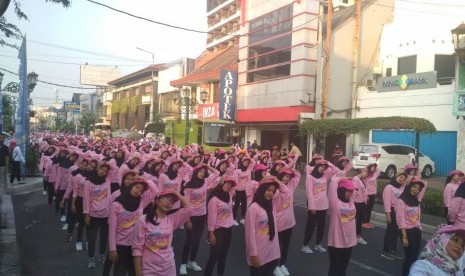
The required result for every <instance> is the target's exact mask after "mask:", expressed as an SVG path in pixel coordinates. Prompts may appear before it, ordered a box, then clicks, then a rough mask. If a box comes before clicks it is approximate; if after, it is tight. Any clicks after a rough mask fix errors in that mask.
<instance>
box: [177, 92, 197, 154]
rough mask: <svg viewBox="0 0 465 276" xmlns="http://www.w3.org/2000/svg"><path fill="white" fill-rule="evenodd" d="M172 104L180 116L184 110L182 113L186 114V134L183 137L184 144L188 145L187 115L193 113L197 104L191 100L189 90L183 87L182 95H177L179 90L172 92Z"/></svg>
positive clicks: (194, 100)
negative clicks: (177, 108) (175, 106)
mask: <svg viewBox="0 0 465 276" xmlns="http://www.w3.org/2000/svg"><path fill="white" fill-rule="evenodd" d="M173 102H174V104H175V105H177V106H178V107H179V114H180V115H182V113H183V112H182V111H183V109H184V110H185V112H184V113H185V114H186V133H185V137H184V144H185V145H188V144H189V130H190V126H189V114H190V113H192V114H194V113H195V107H196V106H197V105H198V102H197V100H196V99H195V97H193V98H191V90H190V89H189V88H187V87H185V88H184V89H183V90H182V95H179V90H174V91H173ZM181 117H182V116H181Z"/></svg>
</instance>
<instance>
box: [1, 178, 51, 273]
mask: <svg viewBox="0 0 465 276" xmlns="http://www.w3.org/2000/svg"><path fill="white" fill-rule="evenodd" d="M25 182H26V183H25V184H21V185H14V186H11V187H10V186H9V187H7V188H5V187H4V186H3V185H2V187H0V195H1V196H0V220H1V225H0V226H1V228H0V275H8V276H10V275H11V276H13V275H20V266H19V260H18V247H17V244H16V226H15V217H14V210H13V204H12V201H11V195H12V194H19V193H26V192H30V191H34V190H37V189H41V187H42V178H41V177H32V178H26V179H25Z"/></svg>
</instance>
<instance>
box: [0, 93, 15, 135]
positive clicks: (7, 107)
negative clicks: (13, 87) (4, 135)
mask: <svg viewBox="0 0 465 276" xmlns="http://www.w3.org/2000/svg"><path fill="white" fill-rule="evenodd" d="M2 101H3V131H5V132H10V131H12V130H13V131H14V129H15V126H14V122H13V118H14V114H13V113H14V109H13V101H12V99H11V97H10V96H9V95H5V94H3V95H2Z"/></svg>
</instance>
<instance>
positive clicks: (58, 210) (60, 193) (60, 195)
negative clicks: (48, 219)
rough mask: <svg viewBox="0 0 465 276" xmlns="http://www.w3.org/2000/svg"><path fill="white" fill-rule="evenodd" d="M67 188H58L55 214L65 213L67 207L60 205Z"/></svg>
mask: <svg viewBox="0 0 465 276" xmlns="http://www.w3.org/2000/svg"><path fill="white" fill-rule="evenodd" d="M65 192H66V191H65V190H58V191H57V193H56V195H55V214H57V215H59V216H62V215H64V214H65V208H61V207H60V202H61V200H62V199H63V196H64V195H65Z"/></svg>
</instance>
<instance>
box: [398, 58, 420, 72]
mask: <svg viewBox="0 0 465 276" xmlns="http://www.w3.org/2000/svg"><path fill="white" fill-rule="evenodd" d="M416 72H417V56H416V55H415V56H408V57H401V58H399V59H398V62H397V75H398V76H400V75H405V74H415V73H416Z"/></svg>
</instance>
